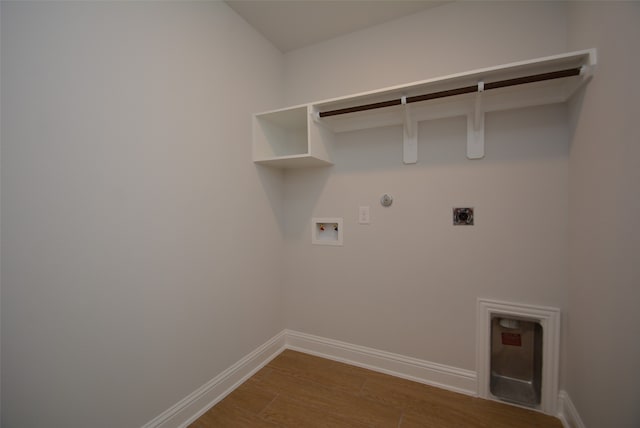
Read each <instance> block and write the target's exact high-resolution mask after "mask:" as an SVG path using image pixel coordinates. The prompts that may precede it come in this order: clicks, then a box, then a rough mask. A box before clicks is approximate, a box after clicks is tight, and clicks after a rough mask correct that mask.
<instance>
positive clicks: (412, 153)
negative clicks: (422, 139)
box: [401, 96, 418, 164]
mask: <svg viewBox="0 0 640 428" xmlns="http://www.w3.org/2000/svg"><path fill="white" fill-rule="evenodd" d="M401 101H402V105H403V106H404V126H403V146H402V161H403V162H404V163H405V164H413V163H417V162H418V122H416V120H414V119H413V117H412V115H411V107H410V106H409V105H408V104H407V97H406V96H403V97H402V98H401Z"/></svg>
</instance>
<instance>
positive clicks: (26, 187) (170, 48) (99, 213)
mask: <svg viewBox="0 0 640 428" xmlns="http://www.w3.org/2000/svg"><path fill="white" fill-rule="evenodd" d="M1 7H2V34H1V36H2V365H3V366H2V373H3V379H2V423H3V425H4V426H6V427H18V426H22V427H38V426H50V427H89V426H91V427H133V426H141V425H143V424H145V423H146V422H148V421H150V420H151V419H153V418H154V417H156V416H157V415H159V414H160V413H161V412H163V411H165V410H166V409H168V408H169V407H170V406H172V405H173V404H175V403H176V402H177V401H179V400H180V399H182V398H184V397H185V396H186V395H187V394H189V393H191V392H193V391H194V390H195V389H196V388H198V387H200V386H201V385H203V384H204V383H206V382H207V381H209V380H210V379H212V378H213V377H214V376H216V375H217V374H219V373H220V372H222V371H223V370H224V369H226V368H227V367H229V366H230V365H231V364H233V363H235V362H237V361H238V360H239V359H240V358H241V357H243V356H244V355H246V354H247V353H249V352H250V351H252V350H254V349H255V348H256V347H257V346H259V345H260V344H262V343H264V342H265V341H266V340H267V339H269V338H270V337H272V336H273V335H274V334H276V333H277V332H278V331H281V330H282V328H283V327H284V324H283V320H282V316H281V306H280V305H281V299H280V284H281V254H282V251H281V248H282V236H281V205H282V174H280V173H278V172H275V171H271V170H267V169H256V167H255V166H254V165H253V163H252V162H251V113H253V112H255V111H261V110H265V109H267V108H272V107H273V105H274V104H277V105H279V104H280V103H281V96H282V95H281V91H282V87H281V77H282V56H281V54H280V53H279V52H277V51H276V49H275V48H273V46H271V45H270V44H269V43H268V42H266V41H265V40H264V39H263V38H262V37H261V36H260V35H258V33H257V32H255V31H254V30H253V29H251V28H250V27H248V25H247V24H246V23H245V22H244V21H243V20H242V19H241V18H239V17H238V16H237V15H236V14H235V13H234V12H233V11H231V9H230V8H228V7H227V6H226V5H225V4H224V3H222V2H44V3H38V2H16V3H12V2H2V6H1Z"/></svg>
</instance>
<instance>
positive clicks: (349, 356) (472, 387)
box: [285, 330, 477, 396]
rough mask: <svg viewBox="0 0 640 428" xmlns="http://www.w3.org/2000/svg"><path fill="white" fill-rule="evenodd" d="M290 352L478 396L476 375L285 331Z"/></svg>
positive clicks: (440, 365)
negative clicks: (297, 352)
mask: <svg viewBox="0 0 640 428" xmlns="http://www.w3.org/2000/svg"><path fill="white" fill-rule="evenodd" d="M285 337H286V345H285V347H286V348H288V349H293V350H296V351H301V352H305V353H308V354H312V355H317V356H319V357H323V358H328V359H331V360H335V361H340V362H343V363H347V364H351V365H354V366H358V367H363V368H366V369H370V370H374V371H377V372H381V373H386V374H389V375H392V376H396V377H401V378H404V379H408V380H412V381H415V382H420V383H424V384H427V385H432V386H436V387H438V388H442V389H447V390H450V391H455V392H459V393H462V394H467V395H473V396H475V395H476V390H477V380H476V373H475V372H474V371H471V370H464V369H459V368H457V367H451V366H446V365H443V364H437V363H432V362H429V361H425V360H419V359H417V358H411V357H406V356H404V355H399V354H393V353H391V352H386V351H380V350H377V349H372V348H367V347H364V346H358V345H353V344H350V343H346V342H340V341H338V340H333V339H327V338H324V337H319V336H314V335H311V334H306V333H300V332H297V331H292V330H285Z"/></svg>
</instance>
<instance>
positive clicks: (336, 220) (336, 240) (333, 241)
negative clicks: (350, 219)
mask: <svg viewBox="0 0 640 428" xmlns="http://www.w3.org/2000/svg"><path fill="white" fill-rule="evenodd" d="M311 243H312V244H317V245H342V218H340V217H323V218H313V219H312V220H311Z"/></svg>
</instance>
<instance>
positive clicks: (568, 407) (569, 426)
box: [558, 391, 586, 428]
mask: <svg viewBox="0 0 640 428" xmlns="http://www.w3.org/2000/svg"><path fill="white" fill-rule="evenodd" d="M558 419H560V421H561V422H562V426H563V427H564V428H586V426H585V424H584V422H582V419H581V418H580V415H579V414H578V410H577V409H576V407H575V406H574V405H573V402H572V401H571V397H569V394H568V393H567V392H566V391H560V393H559V394H558Z"/></svg>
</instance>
